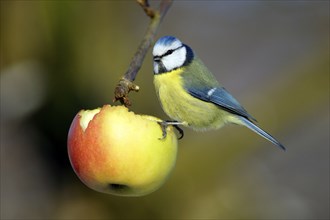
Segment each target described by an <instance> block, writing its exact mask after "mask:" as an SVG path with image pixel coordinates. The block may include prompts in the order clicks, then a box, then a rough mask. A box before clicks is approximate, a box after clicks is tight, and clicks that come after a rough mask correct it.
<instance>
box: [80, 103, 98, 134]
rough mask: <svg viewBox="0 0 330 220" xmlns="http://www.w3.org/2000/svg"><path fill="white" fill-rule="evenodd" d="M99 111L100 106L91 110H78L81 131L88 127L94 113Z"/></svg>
mask: <svg viewBox="0 0 330 220" xmlns="http://www.w3.org/2000/svg"><path fill="white" fill-rule="evenodd" d="M100 111H101V108H97V109H93V110H84V111H80V112H79V116H80V117H81V118H80V126H81V128H82V129H83V131H85V130H86V128H87V127H88V124H89V122H90V121H91V120H92V119H93V118H94V116H95V115H96V114H98V113H99V112H100Z"/></svg>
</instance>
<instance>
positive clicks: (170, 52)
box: [163, 50, 174, 56]
mask: <svg viewBox="0 0 330 220" xmlns="http://www.w3.org/2000/svg"><path fill="white" fill-rule="evenodd" d="M173 52H174V50H168V51H166V53H165V54H164V55H163V56H167V55H170V54H172V53H173Z"/></svg>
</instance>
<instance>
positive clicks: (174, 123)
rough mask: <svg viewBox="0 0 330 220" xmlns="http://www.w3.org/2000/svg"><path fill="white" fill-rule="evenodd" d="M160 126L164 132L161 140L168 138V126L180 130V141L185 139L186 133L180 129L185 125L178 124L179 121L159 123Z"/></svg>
mask: <svg viewBox="0 0 330 220" xmlns="http://www.w3.org/2000/svg"><path fill="white" fill-rule="evenodd" d="M158 124H159V125H160V127H161V128H162V132H163V136H162V138H160V139H161V140H162V139H164V138H166V136H167V131H166V128H167V126H169V125H172V126H173V127H175V129H176V130H178V132H179V133H180V135H181V136H180V137H179V140H180V139H181V138H183V136H184V132H183V130H182V129H181V128H180V127H179V125H182V124H183V123H182V122H178V121H160V122H158Z"/></svg>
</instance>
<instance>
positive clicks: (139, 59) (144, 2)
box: [113, 0, 172, 106]
mask: <svg viewBox="0 0 330 220" xmlns="http://www.w3.org/2000/svg"><path fill="white" fill-rule="evenodd" d="M137 2H138V4H139V5H140V6H141V7H142V8H143V10H144V11H145V13H146V15H147V16H149V17H150V19H151V21H150V24H149V26H148V29H147V31H146V33H145V36H144V37H143V39H142V41H141V43H140V45H139V47H138V49H137V51H136V52H135V55H134V57H133V59H132V61H131V63H130V65H129V67H128V70H127V71H126V73H125V75H124V76H123V77H122V78H121V79H120V80H119V82H118V84H117V86H116V88H115V98H114V100H113V101H114V102H115V101H118V100H119V101H120V102H121V103H122V104H124V105H125V106H130V105H131V102H130V100H129V99H128V93H129V92H130V91H136V92H137V91H139V86H138V85H135V84H134V83H133V81H134V80H135V78H136V75H137V73H138V72H139V70H140V68H141V66H142V63H143V60H144V58H145V56H146V54H147V52H148V50H149V48H150V46H151V44H152V43H153V42H154V38H155V35H156V33H157V30H158V27H159V25H160V23H161V21H162V20H163V18H164V16H165V14H166V12H167V10H168V9H169V8H170V6H171V4H172V0H162V1H161V2H160V5H159V9H158V10H154V9H152V8H151V7H150V5H149V2H148V0H137Z"/></svg>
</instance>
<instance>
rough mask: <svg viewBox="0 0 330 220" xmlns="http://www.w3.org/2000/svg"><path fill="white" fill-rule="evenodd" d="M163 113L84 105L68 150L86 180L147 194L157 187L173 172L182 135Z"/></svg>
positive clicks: (118, 191) (106, 189) (116, 191)
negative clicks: (163, 118)
mask: <svg viewBox="0 0 330 220" xmlns="http://www.w3.org/2000/svg"><path fill="white" fill-rule="evenodd" d="M159 121H161V120H160V119H158V118H155V117H153V116H148V115H137V114H134V113H133V112H130V111H128V109H127V108H126V107H123V106H110V105H104V106H103V107H102V108H97V109H94V110H81V111H80V112H79V113H78V114H77V115H76V116H75V118H74V119H73V122H72V124H71V126H70V130H69V134H68V142H67V147H68V154H69V159H70V162H71V165H72V167H73V169H74V171H75V173H76V174H77V176H78V177H79V178H80V180H81V181H82V182H83V183H84V184H85V185H87V186H88V187H90V188H91V189H94V190H96V191H99V192H103V193H109V194H113V195H121V196H142V195H146V194H149V193H151V192H153V191H155V190H157V189H158V188H159V187H160V186H161V185H162V184H163V183H164V182H165V180H166V179H167V177H168V176H169V174H170V173H171V171H172V169H173V167H174V165H175V162H176V155H177V137H176V135H175V133H174V131H173V127H171V126H169V127H167V136H166V138H164V139H162V130H161V127H160V125H159V124H158V123H157V122H159Z"/></svg>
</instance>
